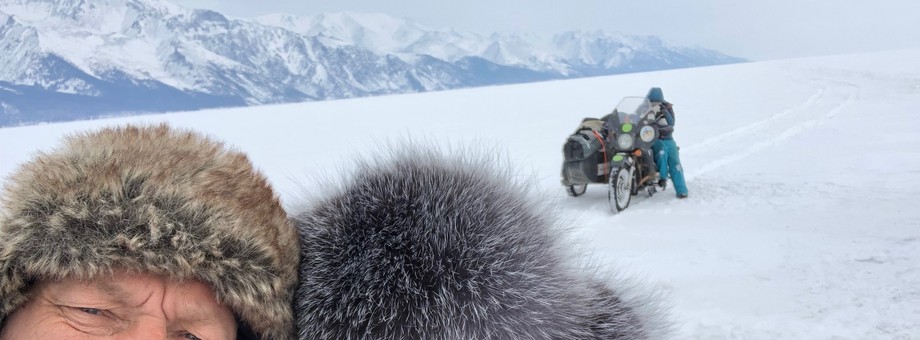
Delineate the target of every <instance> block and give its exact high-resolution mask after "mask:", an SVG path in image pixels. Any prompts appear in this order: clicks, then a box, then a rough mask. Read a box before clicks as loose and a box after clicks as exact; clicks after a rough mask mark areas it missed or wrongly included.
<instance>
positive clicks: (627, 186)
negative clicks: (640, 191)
mask: <svg viewBox="0 0 920 340" xmlns="http://www.w3.org/2000/svg"><path fill="white" fill-rule="evenodd" d="M632 176H633V172H632V171H629V168H628V167H624V168H619V169H613V171H611V172H610V180H609V181H608V185H607V200H608V201H609V202H610V210H611V211H613V212H614V213H618V212H620V211H623V210H624V209H626V208H627V207H629V201H630V200H631V199H632V186H633V179H632Z"/></svg>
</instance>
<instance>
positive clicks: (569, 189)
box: [565, 184, 588, 197]
mask: <svg viewBox="0 0 920 340" xmlns="http://www.w3.org/2000/svg"><path fill="white" fill-rule="evenodd" d="M585 191H588V185H587V184H575V185H566V186H565V192H566V193H568V194H569V196H572V197H578V196H581V195H584V194H585Z"/></svg>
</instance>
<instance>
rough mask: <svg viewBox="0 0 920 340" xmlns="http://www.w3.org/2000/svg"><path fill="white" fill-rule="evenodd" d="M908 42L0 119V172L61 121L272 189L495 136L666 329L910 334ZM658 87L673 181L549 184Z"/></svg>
mask: <svg viewBox="0 0 920 340" xmlns="http://www.w3.org/2000/svg"><path fill="white" fill-rule="evenodd" d="M918 60H920V49H913V50H901V51H890V52H880V53H872V54H859V55H846V56H832V57H820V58H809V59H795V60H783V61H772V62H760V63H749V64H736V65H729V66H716V67H706V68H694V69H684V70H674V71H663V72H652V73H640V74H629V75H619V76H610V77H599V78H588V79H578V80H566V81H554V82H543V83H532V84H525V85H512V86H500V87H487V88H476V89H466V90H455V91H446V92H434V93H423V94H412V95H395V96H386V97H375V98H361V99H353V100H340V101H327V102H312V103H304V104H287V105H276V106H262V107H248V108H239V109H229V110H210V111H200V112H194V113H177V114H164V115H156V116H142V117H132V118H119V119H109V120H97V121H85V122H73V123H64V124H49V125H39V126H30V127H17V128H4V129H0V177H6V176H7V175H9V173H10V172H12V171H13V170H14V169H15V167H16V165H17V164H18V163H20V162H23V161H25V160H27V159H29V158H30V157H31V155H32V154H33V153H34V152H36V151H37V150H48V149H49V148H51V147H53V146H54V145H56V144H57V143H58V142H59V139H60V137H61V136H63V135H66V134H69V133H74V132H78V131H84V130H87V129H93V128H97V127H100V126H108V125H114V124H124V123H129V122H131V123H140V122H143V123H148V122H160V121H167V122H170V123H171V124H173V125H175V126H181V127H188V128H194V129H197V130H201V131H205V132H207V133H208V134H210V135H211V136H214V137H216V138H219V139H221V140H224V141H226V142H227V143H228V144H230V145H233V146H235V147H237V148H239V149H240V150H242V151H245V152H247V153H248V154H249V155H250V157H251V159H252V161H253V162H254V163H255V164H256V165H257V166H258V167H259V168H260V169H262V170H263V171H264V172H265V173H266V174H267V176H268V177H269V178H270V179H271V181H272V182H273V183H274V184H275V185H276V186H277V188H278V191H279V192H280V194H281V195H282V199H283V200H284V201H285V203H286V204H289V205H290V204H294V203H295V201H296V200H297V198H298V197H300V196H303V194H302V191H303V189H304V188H305V189H306V190H307V191H309V192H316V191H318V190H321V188H318V185H317V182H315V180H316V179H322V178H328V177H334V176H335V174H336V173H338V172H339V171H341V170H343V169H347V168H348V166H349V164H350V161H351V159H353V158H355V156H357V155H359V154H361V155H365V156H373V155H375V154H376V153H378V152H381V151H382V150H386V148H385V147H383V146H381V145H383V144H386V143H390V142H392V143H394V144H397V145H398V142H399V141H401V140H405V139H407V138H411V139H414V140H420V141H434V142H437V143H439V144H440V145H458V144H464V145H466V144H474V145H477V146H478V147H479V148H480V149H484V150H497V151H500V152H503V153H504V154H505V155H506V158H508V159H510V160H511V162H512V164H513V165H514V167H515V168H516V171H515V173H516V174H517V175H518V176H520V177H521V178H522V179H526V180H530V181H532V182H533V183H534V185H536V186H538V189H539V190H538V191H540V192H542V193H544V194H545V195H546V196H547V197H546V200H547V201H548V202H549V203H551V204H553V205H555V206H557V207H558V208H559V211H560V213H561V214H562V215H561V216H559V219H560V221H563V222H564V223H565V224H566V225H567V226H571V227H574V229H573V232H574V233H575V235H574V237H576V238H577V239H578V240H581V243H582V244H583V245H584V247H585V248H586V251H587V252H588V253H589V254H591V255H592V256H593V257H594V259H595V260H596V261H597V262H600V263H608V264H610V265H612V266H613V267H615V268H617V269H618V270H621V271H625V272H627V273H629V274H630V275H633V276H636V277H639V278H640V279H641V280H642V281H643V282H645V283H647V284H648V286H650V287H651V288H654V289H658V290H664V291H666V292H667V294H668V302H669V303H670V304H671V305H672V306H673V314H674V319H675V321H676V323H677V327H676V332H677V333H676V338H681V339H742V338H743V339H792V338H797V339H827V338H844V339H920V206H918V202H920V63H918V62H917V61H918ZM651 86H660V87H662V88H663V89H664V93H665V97H666V98H667V99H668V100H669V101H671V102H674V103H675V110H676V112H677V127H676V133H675V138H676V140H677V141H678V144H679V145H680V146H681V148H682V149H681V158H682V161H683V164H684V167H685V169H686V172H687V177H688V184H689V187H690V198H689V199H687V200H677V199H676V198H675V197H674V192H673V190H671V189H670V188H669V189H668V191H666V192H665V193H663V194H659V195H656V196H654V197H652V198H644V197H641V196H640V197H639V198H637V199H634V201H633V203H632V205H631V206H630V207H629V209H627V210H626V211H625V212H623V213H621V214H619V215H613V214H611V213H610V211H609V209H608V206H607V197H606V189H605V188H604V187H603V186H601V185H597V186H591V187H589V188H588V193H587V194H586V195H584V196H582V197H578V198H570V197H567V196H566V195H565V193H564V191H563V188H562V187H561V185H560V184H559V169H560V166H561V162H562V153H561V148H562V143H563V141H564V140H565V138H566V136H568V134H570V133H571V132H572V131H573V130H574V128H575V127H576V126H577V125H578V123H579V122H580V121H581V118H583V117H587V116H594V117H597V116H600V115H603V114H606V113H608V112H609V111H610V110H611V109H612V108H613V107H614V106H615V105H616V103H617V102H618V100H619V99H620V98H621V97H623V96H628V95H644V94H645V93H646V91H647V90H648V88H649V87H651Z"/></svg>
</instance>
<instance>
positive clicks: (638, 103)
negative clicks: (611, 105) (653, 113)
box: [613, 97, 652, 124]
mask: <svg viewBox="0 0 920 340" xmlns="http://www.w3.org/2000/svg"><path fill="white" fill-rule="evenodd" d="M651 109H652V104H651V103H649V101H648V98H645V97H625V98H623V100H620V103H619V104H617V107H616V109H614V110H613V112H614V113H616V115H614V116H615V117H616V119H618V120H619V121H618V122H617V123H618V124H626V123H629V124H638V123H639V119H641V117H642V115H644V114H645V113H647V112H648V111H649V110H651Z"/></svg>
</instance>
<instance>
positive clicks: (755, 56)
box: [168, 0, 920, 60]
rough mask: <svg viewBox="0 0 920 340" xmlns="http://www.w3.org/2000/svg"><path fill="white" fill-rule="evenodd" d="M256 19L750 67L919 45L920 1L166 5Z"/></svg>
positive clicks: (186, 0)
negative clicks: (691, 52)
mask: <svg viewBox="0 0 920 340" xmlns="http://www.w3.org/2000/svg"><path fill="white" fill-rule="evenodd" d="M168 1H173V2H175V3H178V4H180V5H182V6H185V7H190V8H205V9H212V10H216V11H218V12H221V13H223V14H226V15H228V16H232V17H239V18H250V17H255V16H259V15H264V14H271V13H285V14H294V15H317V14H320V13H325V12H345V11H349V12H365V13H383V14H388V15H391V16H394V17H400V18H405V19H408V20H411V21H415V22H418V23H420V24H423V25H425V26H429V27H432V28H454V29H457V30H461V31H470V32H474V33H479V34H490V33H493V32H499V33H530V34H536V35H539V36H551V35H552V34H554V33H561V32H565V31H571V30H582V31H595V30H604V31H605V32H608V33H622V34H629V35H655V36H658V37H661V38H662V39H664V40H666V41H669V42H672V43H674V44H678V45H686V46H700V47H705V48H709V49H714V50H717V51H720V52H723V53H726V54H729V55H733V56H738V57H742V58H747V59H751V60H769V59H782V58H793V57H807V56H819V55H831V54H847V53H858V52H871V51H880V50H889V49H900V48H911V47H920V20H915V18H914V17H915V16H916V13H920V1H913V0H880V1H874V2H866V1H859V0H841V1H829V0H822V1H817V0H778V1H772V2H736V1H730V0H701V1H694V2H692V3H691V2H684V1H679V0H664V1H655V2H647V1H617V0H613V1H610V0H582V1H579V2H578V3H577V6H574V5H572V4H564V3H560V2H555V1H546V0H539V1H523V0H511V1H503V2H497V3H496V2H492V1H489V2H486V1H483V0H472V1H466V2H463V3H459V2H429V1H421V0H408V1H402V2H399V3H398V4H394V3H390V2H378V1H368V0H341V1H336V2H319V3H316V2H300V1H292V0H265V1H260V2H258V3H256V2H250V1H240V0H220V1H218V0H168Z"/></svg>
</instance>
